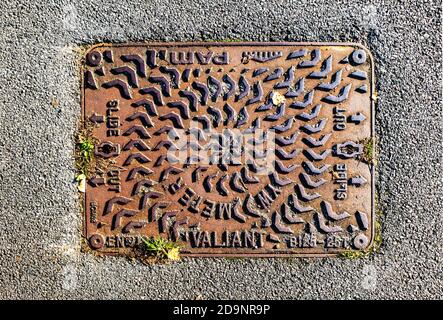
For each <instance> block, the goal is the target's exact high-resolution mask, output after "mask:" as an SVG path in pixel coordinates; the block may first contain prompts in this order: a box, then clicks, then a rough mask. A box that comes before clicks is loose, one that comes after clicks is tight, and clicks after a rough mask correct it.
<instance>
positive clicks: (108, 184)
mask: <svg viewBox="0 0 443 320" xmlns="http://www.w3.org/2000/svg"><path fill="white" fill-rule="evenodd" d="M372 70H373V66H372V61H371V57H370V55H369V53H368V52H367V51H366V50H365V49H363V48H361V47H359V46H357V45H353V44H346V45H341V44H297V43H155V44H135V45H133V44H128V45H99V46H96V47H94V48H92V49H90V50H89V51H88V53H87V54H86V56H85V59H84V70H83V71H84V78H83V116H84V119H85V122H86V123H88V122H89V123H91V122H92V123H93V130H92V135H93V137H94V138H96V143H95V156H96V158H97V159H101V161H100V163H101V165H100V167H97V168H95V170H93V172H94V174H93V175H92V176H90V177H88V184H87V187H86V194H85V203H84V206H85V212H86V217H85V218H86V223H85V232H86V236H87V239H88V242H89V245H90V247H91V248H92V249H94V250H98V251H100V252H103V253H123V254H124V253H128V252H129V251H131V250H132V248H134V247H135V246H137V245H138V244H139V243H141V240H142V239H143V238H146V237H157V236H161V237H163V238H168V239H170V240H172V241H177V242H179V243H180V245H181V247H182V253H183V254H185V255H201V256H208V255H211V256H215V255H224V256H229V255H245V256H246V255H248V256H283V255H326V254H331V253H332V254H333V253H339V252H342V251H345V250H364V249H366V248H368V246H370V244H371V242H372V238H373V233H374V232H373V211H374V210H373V209H374V201H373V191H374V187H373V172H372V166H371V165H368V164H367V162H365V156H367V153H368V152H367V151H368V150H366V147H367V145H368V143H369V142H370V141H371V137H372V135H373V124H374V123H373V121H374V120H373V103H372V94H373V73H372Z"/></svg>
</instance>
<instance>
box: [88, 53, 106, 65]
mask: <svg viewBox="0 0 443 320" xmlns="http://www.w3.org/2000/svg"><path fill="white" fill-rule="evenodd" d="M101 61H102V55H101V53H100V52H98V51H91V52H88V54H87V55H86V63H87V64H88V66H91V67H96V66H98V65H99V64H100V62H101Z"/></svg>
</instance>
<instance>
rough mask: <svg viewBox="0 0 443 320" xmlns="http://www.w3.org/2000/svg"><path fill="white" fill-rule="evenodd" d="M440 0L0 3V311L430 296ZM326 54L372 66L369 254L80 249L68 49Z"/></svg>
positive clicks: (75, 85)
mask: <svg viewBox="0 0 443 320" xmlns="http://www.w3.org/2000/svg"><path fill="white" fill-rule="evenodd" d="M441 11H442V10H441V1H412V0H408V1H394V0H391V1H389V0H384V1H362V0H355V1H312V0H311V1H306V0H298V1H288V0H284V1H283V0H281V1H271V0H268V1H261V0H255V1H175V2H172V1H166V0H162V1H151V0H143V1H139V0H132V1H115V0H107V1H99V0H92V1H89V0H88V1H86V0H80V1H72V2H68V1H55V0H49V1H35V2H31V1H13V0H8V1H2V2H1V3H0V181H1V186H0V188H1V189H0V213H1V214H0V221H1V224H0V232H1V234H0V268H1V273H0V298H3V299H6V298H33V299H37V298H85V299H90V298H145V299H151V298H189V299H193V298H197V297H198V298H204V299H208V298H220V299H233V298H238V299H250V298H268V299H279V298H289V299H293V298H297V299H299V298H317V299H318V298H329V299H352V298H358V299H369V298H442V297H443V292H442V290H443V289H442V288H443V279H442V274H443V273H442V271H443V270H442V262H443V261H442V257H443V238H442V234H443V232H442V229H443V226H442V222H443V216H442V212H443V211H442V207H441V204H442V202H443V199H442V198H443V197H442V171H441V170H442V168H441V167H442V161H441V158H442V157H441V155H442V154H441V150H442V149H441V148H442V103H441V99H442V92H441V89H442V79H441V71H442V46H441V37H442V33H441ZM235 39H241V40H245V41H314V42H324V41H339V42H342V41H343V42H359V43H362V44H364V45H365V46H367V47H368V48H369V49H370V50H371V52H372V53H373V55H374V58H375V61H376V86H377V93H378V101H377V105H376V127H377V136H378V144H379V152H380V153H379V159H378V160H379V161H378V162H379V165H378V173H377V189H378V191H379V205H380V211H381V212H382V213H383V219H382V226H383V244H382V248H381V251H380V252H379V253H377V254H374V255H372V256H370V257H369V258H366V259H350V260H346V259H339V258H333V259H331V258H326V259H185V260H183V261H181V262H179V263H176V264H172V265H155V266H145V265H142V264H140V263H139V262H136V261H129V260H127V259H125V258H118V257H106V258H98V257H95V256H93V255H91V254H87V253H81V252H80V250H79V247H80V242H81V237H80V231H79V230H80V227H81V221H82V217H81V214H80V209H79V205H78V195H77V191H76V185H75V184H74V183H73V182H72V181H73V179H74V176H75V170H74V160H73V149H74V141H73V136H74V132H75V130H76V125H77V121H78V120H79V116H80V99H79V97H80V90H79V73H78V65H77V62H76V61H77V59H78V54H77V53H76V52H78V49H79V48H80V47H81V46H83V45H87V44H94V43H98V42H128V41H135V42H138V41H148V40H149V41H198V40H214V41H216V40H235Z"/></svg>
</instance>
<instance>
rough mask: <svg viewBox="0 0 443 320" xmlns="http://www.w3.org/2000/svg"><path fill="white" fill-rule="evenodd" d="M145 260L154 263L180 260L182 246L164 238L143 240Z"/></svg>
mask: <svg viewBox="0 0 443 320" xmlns="http://www.w3.org/2000/svg"><path fill="white" fill-rule="evenodd" d="M141 250H142V253H143V254H144V258H145V259H147V260H151V261H152V260H153V262H162V261H178V260H180V246H179V245H178V244H177V243H175V242H172V241H169V240H165V239H163V238H162V237H157V238H148V239H143V245H142V246H141Z"/></svg>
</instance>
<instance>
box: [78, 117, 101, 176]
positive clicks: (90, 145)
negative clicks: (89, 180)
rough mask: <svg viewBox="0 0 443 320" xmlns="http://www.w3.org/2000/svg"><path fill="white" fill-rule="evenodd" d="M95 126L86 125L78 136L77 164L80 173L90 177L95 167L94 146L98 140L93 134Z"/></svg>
mask: <svg viewBox="0 0 443 320" xmlns="http://www.w3.org/2000/svg"><path fill="white" fill-rule="evenodd" d="M92 129H93V126H91V125H85V126H84V127H83V128H82V129H81V130H80V131H79V132H78V133H77V136H76V143H75V165H76V168H77V171H78V174H79V175H81V174H83V175H85V176H86V177H89V176H90V174H91V172H92V171H93V169H94V162H95V161H94V160H95V159H94V146H95V143H96V142H97V141H96V139H95V138H94V137H93V136H92Z"/></svg>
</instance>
